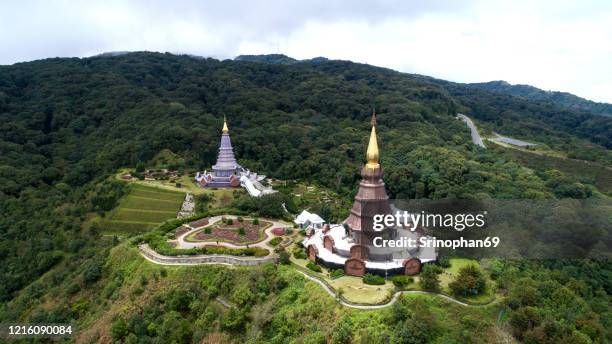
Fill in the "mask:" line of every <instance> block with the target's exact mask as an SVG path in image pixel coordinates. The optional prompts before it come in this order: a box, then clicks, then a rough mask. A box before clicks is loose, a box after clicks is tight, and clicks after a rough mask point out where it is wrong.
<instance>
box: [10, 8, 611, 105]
mask: <svg viewBox="0 0 612 344" xmlns="http://www.w3.org/2000/svg"><path fill="white" fill-rule="evenodd" d="M139 50H149V51H161V52H166V51H168V52H174V53H188V54H195V55H201V56H210V57H215V58H233V57H235V56H236V55H239V54H265V53H282V54H286V55H289V56H291V57H294V58H298V59H304V58H311V57H316V56H325V57H328V58H332V59H345V60H352V61H356V62H364V63H369V64H373V65H378V66H384V67H389V68H392V69H395V70H399V71H403V72H409V73H419V74H425V75H430V76H433V77H438V78H442V79H447V80H451V81H457V82H481V81H490V80H506V81H508V82H510V83H513V84H516V83H521V84H530V85H534V86H536V87H539V88H542V89H547V90H560V91H567V92H571V93H574V94H577V95H579V96H582V97H585V98H588V99H592V100H595V101H601V102H609V103H612V1H605V0H604V1H590V0H581V1H563V0H550V1H548V0H546V1H533V0H532V1H529V0H515V1H507V2H506V1H499V2H498V1H484V0H483V1H462V2H460V1H458V0H455V1H453V0H446V1H442V0H440V1H436V0H428V1H408V0H405V1H357V0H355V1H349V0H347V1H333V0H324V1H318V0H316V1H313V0H308V1H306V0H301V1H266V0H245V1H233V0H224V1H206V0H200V1H23V0H15V1H7V0H4V1H1V2H0V64H12V63H15V62H21V61H30V60H35V59H41V58H45V57H56V56H62V57H64V56H78V57H84V56H91V55H95V54H98V53H101V52H107V51H139Z"/></svg>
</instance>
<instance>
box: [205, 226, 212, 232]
mask: <svg viewBox="0 0 612 344" xmlns="http://www.w3.org/2000/svg"><path fill="white" fill-rule="evenodd" d="M210 233H212V228H210V227H206V228H204V234H210Z"/></svg>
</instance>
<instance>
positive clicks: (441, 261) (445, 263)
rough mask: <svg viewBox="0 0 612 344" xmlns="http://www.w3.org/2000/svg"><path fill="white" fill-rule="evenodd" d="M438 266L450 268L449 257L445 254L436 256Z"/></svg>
mask: <svg viewBox="0 0 612 344" xmlns="http://www.w3.org/2000/svg"><path fill="white" fill-rule="evenodd" d="M437 264H438V265H439V266H440V267H442V268H444V269H447V268H450V266H451V264H450V259H449V258H448V257H446V256H441V257H438V263H437Z"/></svg>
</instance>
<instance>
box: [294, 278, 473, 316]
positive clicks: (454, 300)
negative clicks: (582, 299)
mask: <svg viewBox="0 0 612 344" xmlns="http://www.w3.org/2000/svg"><path fill="white" fill-rule="evenodd" d="M298 272H299V273H301V274H302V275H304V277H306V278H307V279H309V280H311V281H313V282H315V283H318V284H319V285H320V286H321V287H323V289H324V290H325V291H326V292H327V293H328V294H329V295H330V296H331V297H333V298H335V299H338V295H337V294H336V292H335V291H334V290H332V289H331V288H330V287H329V286H328V285H327V284H325V283H323V282H321V281H320V280H319V279H317V278H315V277H312V276H310V275H309V274H307V273H305V272H303V271H299V270H298ZM402 294H421V295H433V296H438V297H441V298H443V299H445V300H447V301H450V302H453V303H456V304H458V305H461V306H466V307H483V306H485V305H470V304H469V303H465V302H461V301H459V300H456V299H453V298H452V297H450V296H447V295H444V294H438V293H431V292H428V291H420V290H404V291H398V292H396V293H395V294H393V297H392V298H391V300H389V302H387V303H384V304H380V305H359V304H353V303H349V302H346V301H344V300H341V299H340V300H338V302H340V304H341V305H343V306H345V307H350V308H356V309H366V310H367V309H379V308H384V307H389V306H391V305H393V304H394V303H396V302H397V300H398V299H399V297H400V295H402Z"/></svg>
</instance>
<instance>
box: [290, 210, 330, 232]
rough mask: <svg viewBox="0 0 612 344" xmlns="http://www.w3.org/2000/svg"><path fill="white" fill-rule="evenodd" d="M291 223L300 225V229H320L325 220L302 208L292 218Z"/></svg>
mask: <svg viewBox="0 0 612 344" xmlns="http://www.w3.org/2000/svg"><path fill="white" fill-rule="evenodd" d="M293 223H295V224H296V225H298V226H300V229H307V228H312V229H322V228H323V224H324V223H325V220H323V219H322V218H321V216H319V215H317V214H315V213H311V212H309V211H308V210H303V211H302V212H301V213H300V215H298V216H297V217H296V218H295V220H293Z"/></svg>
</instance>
